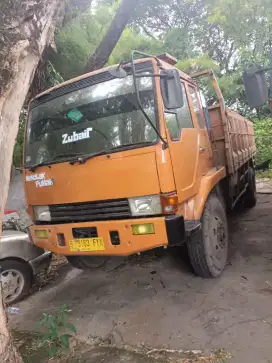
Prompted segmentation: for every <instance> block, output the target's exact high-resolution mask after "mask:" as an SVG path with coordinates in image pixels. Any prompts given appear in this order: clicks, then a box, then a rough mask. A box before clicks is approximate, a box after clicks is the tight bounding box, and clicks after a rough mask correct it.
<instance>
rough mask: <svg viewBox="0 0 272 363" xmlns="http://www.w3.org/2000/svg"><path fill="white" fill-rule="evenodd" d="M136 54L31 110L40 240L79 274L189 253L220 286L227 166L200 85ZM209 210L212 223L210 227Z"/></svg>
mask: <svg viewBox="0 0 272 363" xmlns="http://www.w3.org/2000/svg"><path fill="white" fill-rule="evenodd" d="M136 55H138V54H137V52H135V53H134V54H133V55H132V58H131V61H130V62H127V63H125V64H120V65H117V66H112V67H107V68H103V69H100V70H98V71H95V72H92V73H88V74H84V75H82V76H80V77H78V78H75V79H72V80H70V81H67V82H65V83H63V84H60V85H58V86H56V87H54V88H52V89H49V90H47V91H46V92H44V93H42V94H40V95H38V96H37V97H35V98H34V99H33V100H32V101H31V102H30V106H29V114H28V122H27V126H26V134H25V149H24V182H25V192H26V198H27V204H28V211H29V214H30V215H31V216H32V219H33V225H32V226H31V227H30V234H31V237H32V240H33V241H34V243H35V244H36V245H37V246H40V247H42V248H46V249H47V250H50V251H52V252H54V253H57V254H61V255H65V256H67V258H68V260H69V261H70V262H71V263H72V264H74V265H76V266H79V265H80V266H83V267H86V266H88V261H90V260H91V259H93V258H94V257H95V256H113V255H119V256H120V255H130V254H134V253H139V252H142V251H146V250H150V249H153V248H157V247H161V246H164V247H165V248H167V247H171V246H179V245H182V244H184V243H187V244H188V246H189V253H190V257H191V261H192V264H193V267H194V269H195V271H196V273H197V274H199V275H201V276H205V277H214V276H218V275H220V274H221V272H222V271H223V269H224V266H225V264H226V261H227V244H228V237H227V222H226V214H225V206H224V200H223V199H224V197H222V195H223V194H224V193H223V192H221V191H220V190H219V189H218V188H217V186H218V185H219V184H220V183H221V182H222V181H223V180H224V179H226V176H227V172H228V167H227V166H226V165H224V162H222V160H220V158H218V157H217V156H216V152H217V151H216V150H215V144H213V139H211V132H212V129H210V127H209V125H210V124H209V122H210V120H209V117H207V112H205V107H204V105H203V103H202V102H201V98H200V93H199V90H198V87H197V84H196V82H195V81H194V80H193V79H192V78H190V77H189V76H188V75H186V74H185V73H183V72H181V71H178V70H177V69H176V68H175V67H174V63H175V62H174V61H173V58H172V57H171V56H169V55H167V54H166V55H163V56H161V57H152V56H147V55H142V56H141V58H140V59H137V60H135V56H136ZM252 151H253V150H252ZM224 152H225V151H224ZM207 202H208V207H207ZM218 206H219V207H218ZM205 208H206V209H207V208H208V209H209V213H212V217H211V218H210V219H209V221H208V222H207V221H205V222H204V224H205V226H203V218H204V219H207V218H206V215H204V214H203V213H206V214H207V212H205ZM211 210H213V211H211ZM211 228H212V231H213V232H212V233H213V235H212V236H210V237H209V238H208V240H206V242H205V241H204V242H205V243H206V245H205V243H204V242H203V238H204V240H205V233H207V230H210V229H211ZM203 258H204V260H203ZM201 261H202V262H201ZM203 261H204V262H203ZM78 262H80V263H78ZM201 263H203V264H204V265H203V266H202V265H201V266H200V265H199V264H201Z"/></svg>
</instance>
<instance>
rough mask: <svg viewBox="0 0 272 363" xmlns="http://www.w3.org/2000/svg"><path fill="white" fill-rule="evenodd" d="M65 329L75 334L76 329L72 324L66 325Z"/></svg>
mask: <svg viewBox="0 0 272 363" xmlns="http://www.w3.org/2000/svg"><path fill="white" fill-rule="evenodd" d="M65 327H66V328H67V329H69V330H70V331H71V332H73V333H74V334H76V332H77V331H76V328H75V326H74V325H73V324H71V323H67V324H66V326H65Z"/></svg>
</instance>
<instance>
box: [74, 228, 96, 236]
mask: <svg viewBox="0 0 272 363" xmlns="http://www.w3.org/2000/svg"><path fill="white" fill-rule="evenodd" d="M72 233H73V237H74V238H96V237H98V235H97V228H96V227H83V228H72Z"/></svg>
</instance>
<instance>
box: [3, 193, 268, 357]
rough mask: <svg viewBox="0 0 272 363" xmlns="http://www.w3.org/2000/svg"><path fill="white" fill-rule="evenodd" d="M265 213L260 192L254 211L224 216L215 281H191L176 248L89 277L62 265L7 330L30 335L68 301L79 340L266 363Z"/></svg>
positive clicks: (265, 203) (119, 263)
mask: <svg viewBox="0 0 272 363" xmlns="http://www.w3.org/2000/svg"><path fill="white" fill-rule="evenodd" d="M271 211H272V195H266V194H262V195H260V194H259V197H258V204H257V206H256V207H255V208H254V209H252V210H250V211H246V212H245V211H244V212H242V213H238V212H237V213H235V214H233V215H232V216H231V217H230V222H229V223H230V229H231V252H230V261H229V264H228V266H227V268H226V270H225V272H224V274H223V275H222V276H221V277H220V278H217V279H209V280H205V279H202V278H199V277H196V276H194V274H193V273H192V271H191V269H190V267H189V265H188V262H187V261H186V258H181V255H182V253H183V254H184V251H180V250H173V251H172V253H171V254H170V253H169V252H167V251H164V250H163V251H160V252H159V253H157V254H156V255H154V254H153V255H152V254H151V255H150V254H147V255H144V256H142V257H137V258H133V259H132V260H131V259H130V260H129V259H119V258H118V259H113V260H110V261H109V262H108V263H107V264H106V265H105V266H104V267H103V268H102V269H99V270H96V271H89V272H81V271H79V270H76V269H73V268H71V267H69V266H68V265H65V266H62V267H61V269H60V270H59V276H58V277H57V279H56V282H55V283H54V284H53V283H51V284H50V285H48V286H46V287H43V288H42V290H41V291H39V292H36V293H34V294H33V295H32V296H30V297H29V298H28V299H27V300H25V301H23V302H21V303H20V304H17V305H16V306H18V307H20V309H21V311H20V313H19V314H18V315H11V316H10V319H11V323H12V326H13V327H14V328H17V329H20V330H33V329H34V328H35V324H36V323H37V321H38V320H39V319H40V317H41V314H42V312H50V311H52V312H54V311H55V310H56V309H57V308H59V307H60V306H61V305H62V304H64V303H66V304H67V305H68V306H69V308H70V309H71V322H72V323H73V324H74V325H75V326H76V328H77V331H78V337H79V339H80V340H82V341H85V342H89V343H99V342H103V343H108V344H114V345H115V346H117V347H124V346H125V345H130V346H134V347H135V346H145V347H149V348H150V349H152V348H158V349H162V348H167V349H175V350H180V349H181V350H204V351H207V352H210V351H211V350H212V349H215V350H217V349H221V348H224V349H225V350H226V351H227V352H229V353H231V355H232V358H231V360H230V361H231V362H233V363H238V362H239V363H241V362H247V363H268V362H272V240H271V238H272V224H271V219H272V212H271ZM98 361H99V360H98ZM101 361H102V360H101ZM106 361H107V360H105V362H106ZM111 361H112V360H111ZM119 361H121V360H119Z"/></svg>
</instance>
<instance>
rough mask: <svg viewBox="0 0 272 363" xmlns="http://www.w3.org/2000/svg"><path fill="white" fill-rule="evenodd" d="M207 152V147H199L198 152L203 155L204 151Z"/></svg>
mask: <svg viewBox="0 0 272 363" xmlns="http://www.w3.org/2000/svg"><path fill="white" fill-rule="evenodd" d="M206 150H208V148H207V147H200V148H199V152H201V153H203V152H204V151H206Z"/></svg>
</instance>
